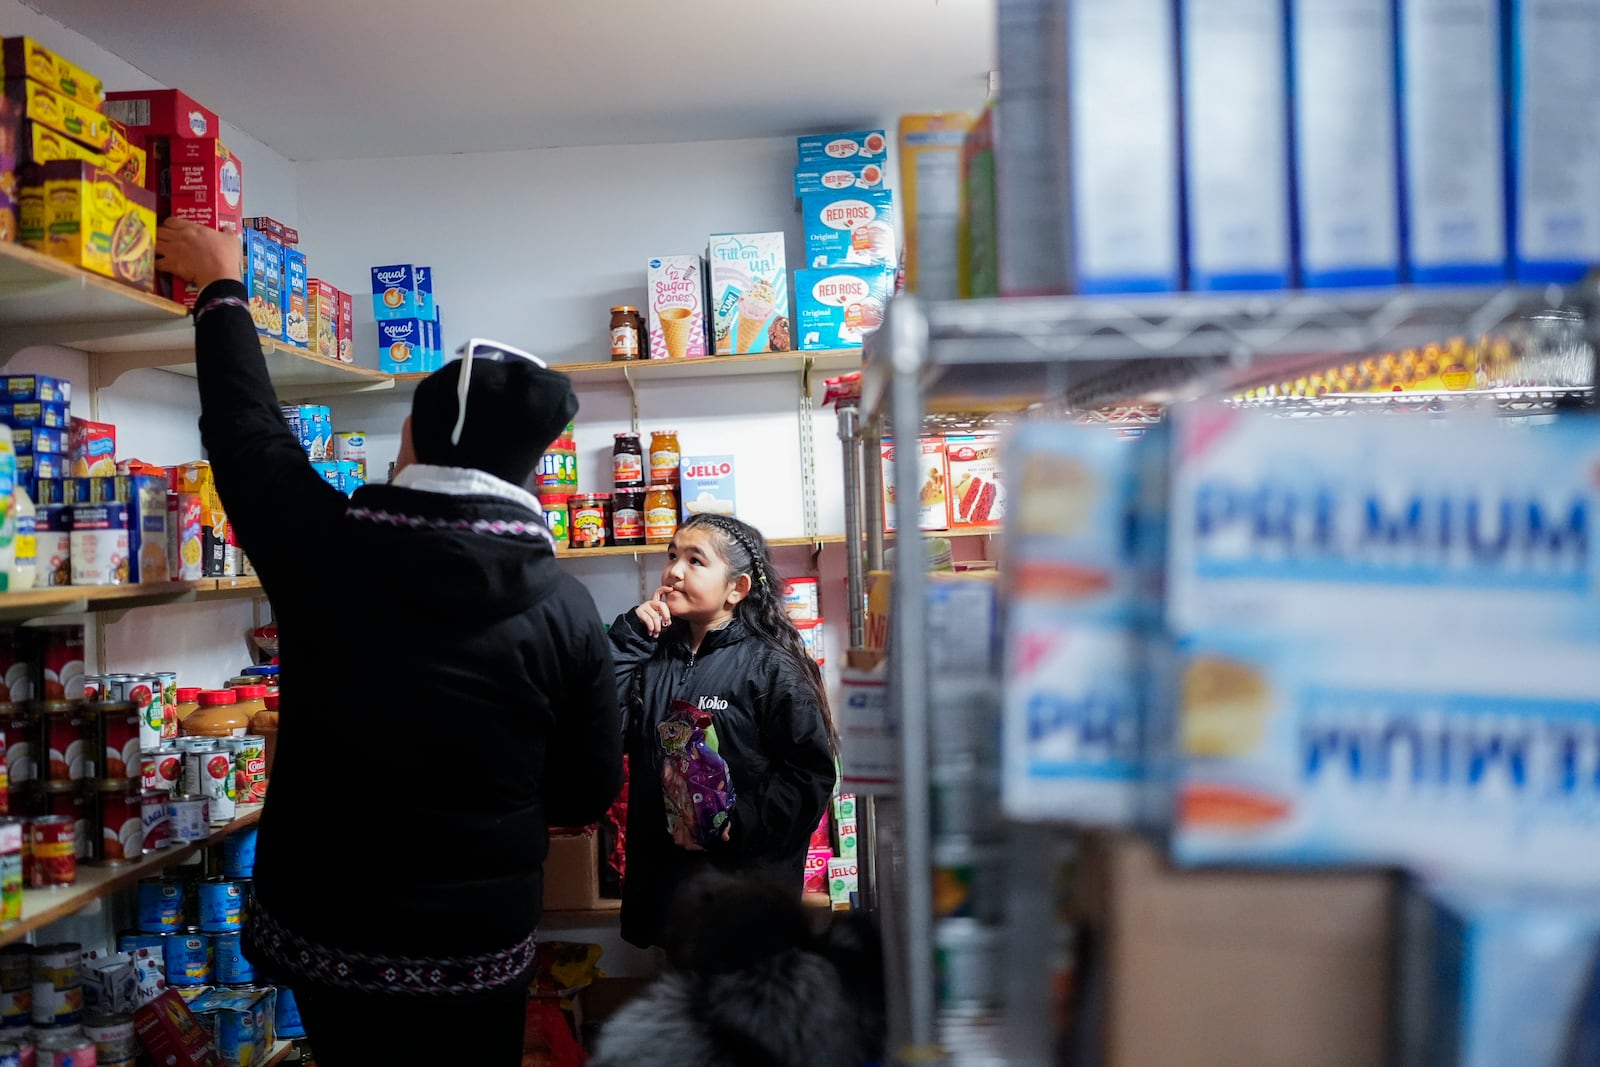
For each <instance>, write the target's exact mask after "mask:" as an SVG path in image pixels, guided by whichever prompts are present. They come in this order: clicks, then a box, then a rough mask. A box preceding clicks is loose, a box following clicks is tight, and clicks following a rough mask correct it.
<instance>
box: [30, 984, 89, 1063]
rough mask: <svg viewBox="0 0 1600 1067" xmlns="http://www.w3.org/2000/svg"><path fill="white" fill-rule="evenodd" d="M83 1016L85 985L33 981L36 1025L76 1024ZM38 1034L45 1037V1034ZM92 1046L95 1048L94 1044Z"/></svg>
mask: <svg viewBox="0 0 1600 1067" xmlns="http://www.w3.org/2000/svg"><path fill="white" fill-rule="evenodd" d="M81 1018H83V986H81V985H75V986H68V987H67V988H66V989H57V988H56V987H55V986H53V985H51V984H50V983H49V982H45V981H35V982H34V983H33V1025H34V1026H36V1027H38V1026H76V1025H77V1024H78V1020H79V1019H81ZM37 1036H38V1037H40V1038H43V1037H44V1035H43V1034H39V1035H37ZM90 1047H91V1048H93V1046H92V1045H91V1046H90ZM90 1062H92V1061H90Z"/></svg>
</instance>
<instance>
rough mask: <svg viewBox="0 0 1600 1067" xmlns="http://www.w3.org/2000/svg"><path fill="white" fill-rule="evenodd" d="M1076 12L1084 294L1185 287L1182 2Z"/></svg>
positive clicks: (1140, 0) (1108, 1)
mask: <svg viewBox="0 0 1600 1067" xmlns="http://www.w3.org/2000/svg"><path fill="white" fill-rule="evenodd" d="M1067 11H1068V19H1069V26H1068V33H1067V41H1068V48H1069V51H1070V54H1069V57H1068V64H1067V70H1068V77H1069V79H1070V84H1069V85H1068V86H1067V103H1068V105H1069V108H1070V112H1071V118H1070V121H1071V129H1072V151H1071V177H1070V187H1071V198H1072V233H1073V245H1074V247H1073V256H1074V259H1075V262H1076V275H1077V277H1076V287H1077V290H1078V292H1080V293H1131V292H1169V291H1172V290H1175V289H1178V288H1180V287H1181V286H1180V282H1181V276H1182V271H1183V264H1182V261H1181V259H1180V256H1179V250H1178V245H1179V237H1180V234H1179V222H1178V198H1179V195H1180V188H1181V186H1180V183H1179V181H1178V84H1177V70H1176V67H1177V64H1176V63H1174V62H1173V57H1174V56H1175V55H1176V45H1175V40H1174V38H1175V27H1174V25H1173V24H1174V21H1175V16H1174V12H1173V6H1172V4H1171V3H1170V2H1169V0H1078V2H1075V3H1072V4H1070V5H1067ZM1133 71H1137V72H1138V75H1137V76H1136V77H1135V76H1130V72H1133Z"/></svg>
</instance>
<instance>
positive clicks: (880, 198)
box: [800, 189, 899, 267]
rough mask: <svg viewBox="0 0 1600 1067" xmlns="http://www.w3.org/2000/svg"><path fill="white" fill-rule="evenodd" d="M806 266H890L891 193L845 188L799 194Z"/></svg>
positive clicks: (893, 257) (893, 255)
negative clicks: (838, 190) (804, 238)
mask: <svg viewBox="0 0 1600 1067" xmlns="http://www.w3.org/2000/svg"><path fill="white" fill-rule="evenodd" d="M800 216H801V220H802V224H803V225H804V226H805V232H806V260H805V265H806V266H808V267H892V266H895V265H896V264H897V263H898V261H899V260H898V255H899V251H898V249H897V248H896V246H895V232H894V193H893V192H891V191H890V190H888V189H874V190H867V189H847V190H844V191H842V192H837V193H812V194H810V195H809V196H803V197H801V198H800Z"/></svg>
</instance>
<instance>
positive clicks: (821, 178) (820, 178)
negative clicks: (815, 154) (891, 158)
mask: <svg viewBox="0 0 1600 1067" xmlns="http://www.w3.org/2000/svg"><path fill="white" fill-rule="evenodd" d="M883 177H884V165H883V163H882V161H879V160H861V159H827V160H817V161H814V162H809V163H801V164H800V165H799V166H798V167H796V168H795V169H794V195H795V196H796V197H804V196H807V195H808V194H811V193H836V192H839V191H841V190H844V189H882V188H883Z"/></svg>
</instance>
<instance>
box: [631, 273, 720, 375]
mask: <svg viewBox="0 0 1600 1067" xmlns="http://www.w3.org/2000/svg"><path fill="white" fill-rule="evenodd" d="M645 288H646V300H645V303H646V309H645V310H646V314H647V315H648V316H649V322H648V325H649V328H650V358H651V359H697V358H699V357H701V356H709V355H710V354H711V351H710V348H709V346H708V344H707V331H706V265H705V261H704V260H702V259H701V258H700V257H699V256H657V257H656V258H654V259H652V260H650V263H649V268H648V273H647V274H646V276H645Z"/></svg>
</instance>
